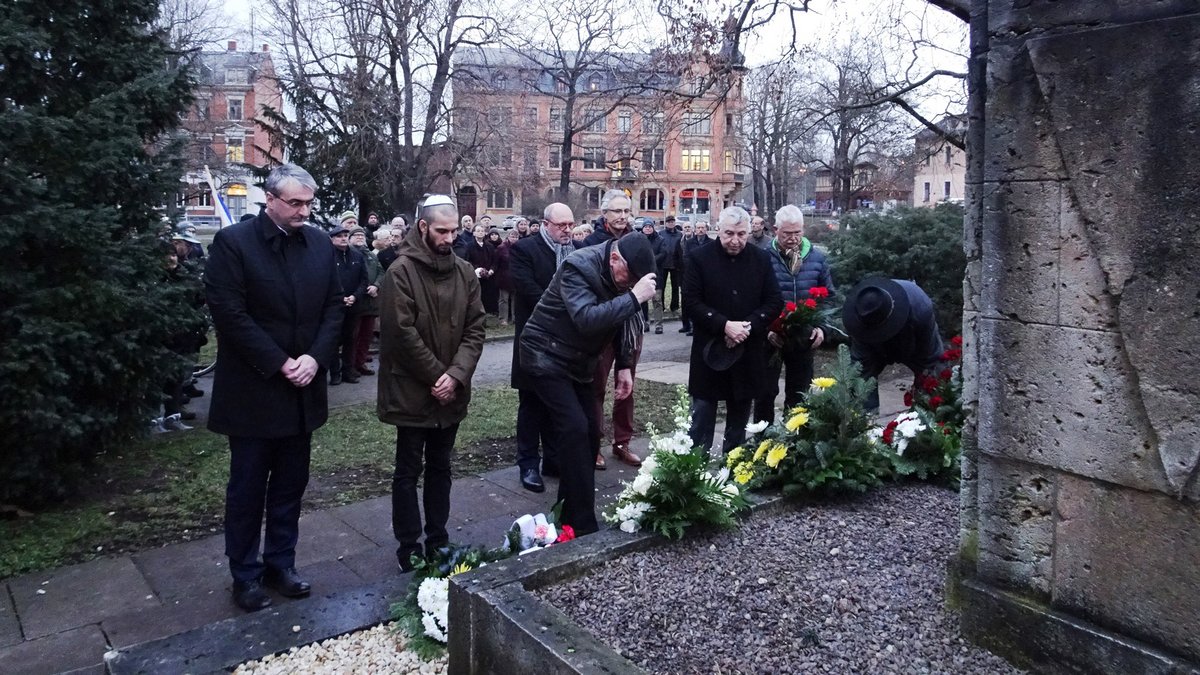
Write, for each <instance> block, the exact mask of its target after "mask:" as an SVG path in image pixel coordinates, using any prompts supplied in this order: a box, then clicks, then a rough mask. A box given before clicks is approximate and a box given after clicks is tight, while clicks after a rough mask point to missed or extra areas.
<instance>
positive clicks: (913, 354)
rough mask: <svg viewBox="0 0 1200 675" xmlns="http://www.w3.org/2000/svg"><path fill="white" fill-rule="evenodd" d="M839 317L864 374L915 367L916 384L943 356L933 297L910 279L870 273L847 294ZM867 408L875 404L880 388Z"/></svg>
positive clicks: (869, 401)
mask: <svg viewBox="0 0 1200 675" xmlns="http://www.w3.org/2000/svg"><path fill="white" fill-rule="evenodd" d="M842 321H843V322H844V323H845V325H846V333H847V334H849V336H850V356H851V357H852V358H853V359H854V360H855V361H857V362H858V363H860V364H862V371H863V372H862V375H863V377H864V378H870V377H878V376H879V374H880V373H882V372H883V369H884V368H886V367H887V366H889V365H891V364H893V363H902V364H904V365H905V366H907V367H908V368H909V370H911V371H913V378H914V385H919V384H920V379H921V375H923V374H925V373H927V372H929V371H932V370H935V369H936V368H937V367H938V366H939V364H940V362H941V358H942V353H943V346H942V336H941V333H940V332H939V331H938V325H937V315H936V314H935V312H934V309H933V301H932V300H930V299H929V296H928V295H926V294H925V291H923V290H921V287H920V286H918V285H916V284H915V283H913V282H911V281H903V280H900V279H887V278H885V277H868V278H866V279H863V280H862V281H860V282H859V283H858V285H857V286H855V287H854V288H853V289H851V290H850V292H849V293H848V294H846V303H845V304H844V305H843V306H842ZM866 408H867V409H868V410H877V409H878V408H879V388H878V387H876V388H875V389H874V390H873V391H872V392H871V395H870V396H869V397H868V398H867V401H866Z"/></svg>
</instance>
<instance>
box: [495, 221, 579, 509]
mask: <svg viewBox="0 0 1200 675" xmlns="http://www.w3.org/2000/svg"><path fill="white" fill-rule="evenodd" d="M543 216H544V217H545V222H544V225H543V227H542V228H541V231H540V232H539V233H538V235H537V236H526V237H525V238H523V239H521V240H519V241H518V242H517V243H515V244H513V246H512V252H511V253H510V254H509V258H508V269H509V275H510V277H511V278H512V285H513V323H514V324H515V326H516V335H515V336H514V338H513V357H512V387H513V389H516V390H517V400H518V401H519V403H518V407H517V468H518V469H519V470H520V474H521V485H522V486H523V487H524V488H525V489H526V490H530V491H532V492H542V491H544V490H545V489H546V486H545V484H544V483H543V482H542V472H545V473H546V475H549V476H557V475H558V466H557V461H558V457H557V454H556V453H555V452H554V448H553V447H552V446H551V445H549V444H548V443H547V442H546V441H547V440H548V439H549V438H550V435H549V433H548V430H549V418H550V416H551V415H553V414H554V412H553V411H551V410H547V409H546V408H545V406H544V405H542V401H541V399H540V398H539V397H538V396H537V395H536V394H534V393H533V387H534V386H536V383H534V382H531V381H530V380H529V377H528V376H527V375H525V374H524V373H522V372H521V350H520V349H519V348H518V345H520V344H521V332H522V331H523V330H524V329H525V322H526V321H528V320H529V315H530V314H532V313H533V308H534V307H536V306H537V303H538V299H540V298H541V297H542V292H543V291H545V290H546V287H547V286H549V285H550V280H551V279H553V278H554V273H555V272H557V271H558V268H559V267H560V266H561V265H562V263H563V261H564V260H566V259H567V255H568V254H569V253H571V251H574V250H575V243H574V242H573V241H572V240H571V228H573V227H574V226H575V215H574V214H573V213H571V207H569V206H567V205H566V204H562V203H558V202H556V203H554V204H551V205H549V206H547V207H546V210H545V212H544V213H543ZM539 438H541V441H542V443H541V446H542V451H543V453H544V458H543V457H539V455H538V439H539ZM539 463H540V464H541V465H542V472H539V471H538V464H539Z"/></svg>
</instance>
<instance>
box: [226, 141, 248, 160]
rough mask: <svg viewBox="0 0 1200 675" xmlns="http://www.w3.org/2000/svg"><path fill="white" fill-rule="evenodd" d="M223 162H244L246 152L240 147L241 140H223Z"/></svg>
mask: <svg viewBox="0 0 1200 675" xmlns="http://www.w3.org/2000/svg"><path fill="white" fill-rule="evenodd" d="M225 161H226V162H244V161H246V151H245V148H243V147H242V139H240V138H227V139H225Z"/></svg>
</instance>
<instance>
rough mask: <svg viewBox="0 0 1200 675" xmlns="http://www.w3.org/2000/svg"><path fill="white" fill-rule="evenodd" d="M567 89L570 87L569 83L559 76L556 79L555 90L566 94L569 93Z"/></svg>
mask: <svg viewBox="0 0 1200 675" xmlns="http://www.w3.org/2000/svg"><path fill="white" fill-rule="evenodd" d="M567 89H568V87H567V83H566V82H565V81H563V80H560V79H558V78H555V79H554V91H556V92H558V93H560V94H565V93H567Z"/></svg>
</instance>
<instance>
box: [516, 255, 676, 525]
mask: <svg viewBox="0 0 1200 675" xmlns="http://www.w3.org/2000/svg"><path fill="white" fill-rule="evenodd" d="M654 293H655V261H654V249H653V248H652V247H651V246H650V242H649V241H647V239H646V237H645V236H644V235H642V234H641V233H636V232H635V233H630V234H627V235H625V236H623V237H621V238H620V240H614V241H609V242H607V243H604V244H601V245H598V246H591V247H588V248H584V249H580V250H578V251H575V252H574V253H571V254H570V255H569V256H567V259H566V260H565V261H564V262H563V264H562V266H561V267H560V268H559V270H558V272H557V273H555V275H554V278H553V279H552V280H551V281H550V286H549V287H548V288H547V289H546V292H545V293H543V294H542V297H541V300H539V301H538V304H537V306H536V307H535V308H534V310H533V315H532V316H530V318H529V321H528V323H526V324H525V329H524V331H523V332H522V333H521V341H520V344H519V345H518V348H519V349H520V350H521V360H520V367H521V368H522V369H523V371H524V373H525V375H526V376H527V377H530V378H536V381H537V383H538V386H537V389H536V394H537V396H539V397H540V398H541V399H542V401H543V403H544V404H545V406H546V407H547V409H550V410H554V411H555V414H554V415H553V417H552V419H551V420H549V426H550V430H549V431H550V435H551V436H552V437H553V439H554V442H553V446H554V447H555V448H556V449H557V450H558V452H559V458H558V460H559V462H558V463H559V471H560V472H561V478H560V480H559V492H558V498H559V499H560V500H561V501H562V502H563V510H562V522H563V523H564V524H567V525H570V526H571V527H573V528H574V529H575V532H576V533H577V534H580V535H583V534H590V533H592V532H595V531H596V530H598V529H599V525H598V523H597V521H596V495H595V482H596V481H595V476H594V475H593V473H592V472H593V466H592V464H593V461H594V458H593V456H592V448H594V447H596V446H597V445H598V444H599V442H600V441H599V438H600V427H599V419H598V416H597V415H596V408H595V403H594V398H593V393H592V379H593V377H594V372H595V368H596V362H597V361H598V360H599V357H600V354H601V352H602V351H604V350H605V348H606V347H608V346H610V345H611V347H612V349H613V352H614V354H615V361H616V371H617V375H616V380H617V385H616V392H615V396H616V398H617V399H618V400H624V399H626V398H628V397H629V395H630V394H631V393H632V391H633V373H632V370H631V368H632V366H633V363H634V349H635V346H636V345H637V343H638V340H639V339H640V338H641V334H642V329H643V325H644V324H643V321H642V313H641V303H643V302H645V301H647V300H649V299H650V298H652V297H654Z"/></svg>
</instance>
